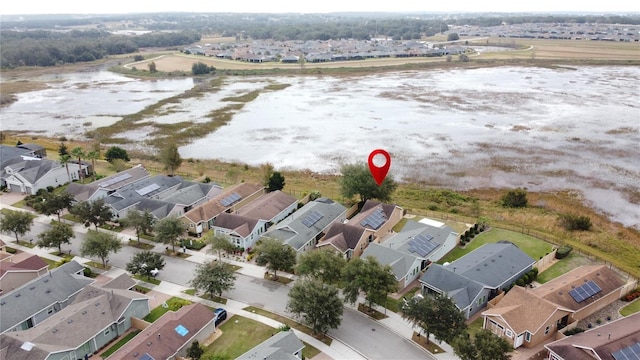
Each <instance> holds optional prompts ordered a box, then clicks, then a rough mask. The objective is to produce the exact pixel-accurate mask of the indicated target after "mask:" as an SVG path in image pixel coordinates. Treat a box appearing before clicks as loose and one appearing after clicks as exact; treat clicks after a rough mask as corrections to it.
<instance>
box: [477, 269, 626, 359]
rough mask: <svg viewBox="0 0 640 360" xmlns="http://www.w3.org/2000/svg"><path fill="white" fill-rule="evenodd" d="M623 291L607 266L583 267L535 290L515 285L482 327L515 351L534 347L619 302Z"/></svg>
mask: <svg viewBox="0 0 640 360" xmlns="http://www.w3.org/2000/svg"><path fill="white" fill-rule="evenodd" d="M624 289H625V282H624V281H623V280H622V279H621V278H620V276H619V275H618V273H616V272H615V271H613V270H611V269H609V268H607V267H606V266H605V265H590V266H581V267H578V268H576V269H574V270H572V271H570V272H568V273H566V274H564V275H562V276H560V277H558V278H556V279H553V280H551V281H549V282H547V283H545V284H543V285H541V286H538V287H536V288H533V289H528V288H522V287H519V286H514V287H513V288H512V289H511V290H510V291H509V292H508V293H507V294H506V295H504V297H502V298H496V301H494V302H492V303H495V304H493V306H492V307H491V308H490V309H489V310H486V311H484V312H483V313H482V316H483V317H484V323H483V327H484V328H485V329H487V330H490V331H491V332H493V333H494V334H496V335H499V336H502V337H504V338H505V339H506V340H507V341H509V342H510V343H511V344H512V345H513V347H514V348H518V347H520V346H524V347H527V348H531V347H535V346H536V345H538V344H540V343H543V342H545V341H547V340H548V339H555V338H556V333H557V332H558V331H559V330H562V329H564V328H567V327H569V328H572V327H575V326H576V325H577V322H578V321H580V320H582V319H584V318H586V317H587V316H589V315H591V314H593V313H595V312H597V311H599V310H601V309H602V308H604V307H606V306H608V305H609V304H611V303H612V302H614V301H616V300H618V299H619V298H620V297H622V296H623V295H624Z"/></svg>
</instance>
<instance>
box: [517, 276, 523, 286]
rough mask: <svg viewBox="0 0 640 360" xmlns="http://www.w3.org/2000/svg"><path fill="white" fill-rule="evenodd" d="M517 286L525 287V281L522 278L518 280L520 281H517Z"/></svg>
mask: <svg viewBox="0 0 640 360" xmlns="http://www.w3.org/2000/svg"><path fill="white" fill-rule="evenodd" d="M516 285H518V286H524V280H523V279H522V278H520V279H518V280H517V281H516Z"/></svg>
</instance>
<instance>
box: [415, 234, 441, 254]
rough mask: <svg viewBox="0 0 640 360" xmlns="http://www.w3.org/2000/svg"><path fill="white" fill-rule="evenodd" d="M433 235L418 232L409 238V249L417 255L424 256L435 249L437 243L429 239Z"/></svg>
mask: <svg viewBox="0 0 640 360" xmlns="http://www.w3.org/2000/svg"><path fill="white" fill-rule="evenodd" d="M432 239H433V236H431V235H425V234H418V235H416V237H414V238H413V239H411V240H409V243H408V244H409V251H411V252H415V253H418V255H420V256H422V257H425V256H427V255H429V253H431V252H432V251H433V250H435V249H436V248H437V247H438V246H439V244H438V243H435V242H433V241H431V240H432Z"/></svg>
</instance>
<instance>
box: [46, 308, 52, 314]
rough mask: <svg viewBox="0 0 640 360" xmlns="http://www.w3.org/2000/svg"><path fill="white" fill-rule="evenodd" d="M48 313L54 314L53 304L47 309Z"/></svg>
mask: <svg viewBox="0 0 640 360" xmlns="http://www.w3.org/2000/svg"><path fill="white" fill-rule="evenodd" d="M47 314H49V315H51V314H53V306H52V307H50V308H48V309H47Z"/></svg>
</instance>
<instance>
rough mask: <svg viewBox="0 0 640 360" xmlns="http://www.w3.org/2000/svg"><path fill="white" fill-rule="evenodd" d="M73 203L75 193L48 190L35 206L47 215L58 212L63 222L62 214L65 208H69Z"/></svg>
mask: <svg viewBox="0 0 640 360" xmlns="http://www.w3.org/2000/svg"><path fill="white" fill-rule="evenodd" d="M72 203H73V195H71V194H69V193H68V192H66V191H63V192H61V193H59V194H55V193H50V192H46V193H44V194H43V195H42V199H41V201H37V202H35V203H34V205H33V208H34V209H35V210H36V211H38V212H40V213H42V214H45V215H47V216H48V215H52V214H56V215H57V216H58V221H59V222H61V218H60V215H61V214H62V211H64V209H67V208H69V207H70V206H71V204H72Z"/></svg>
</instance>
